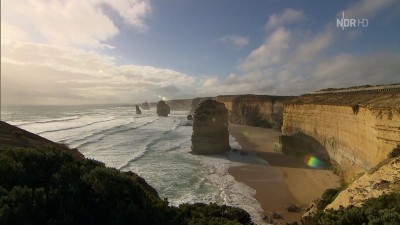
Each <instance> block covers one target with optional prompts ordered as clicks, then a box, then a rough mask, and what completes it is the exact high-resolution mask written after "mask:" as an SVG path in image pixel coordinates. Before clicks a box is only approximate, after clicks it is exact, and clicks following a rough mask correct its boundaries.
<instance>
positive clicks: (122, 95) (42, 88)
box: [1, 41, 194, 104]
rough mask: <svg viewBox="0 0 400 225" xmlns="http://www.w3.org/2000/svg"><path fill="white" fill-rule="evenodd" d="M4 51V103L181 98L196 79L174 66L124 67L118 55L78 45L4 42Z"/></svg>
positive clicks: (114, 101)
mask: <svg viewBox="0 0 400 225" xmlns="http://www.w3.org/2000/svg"><path fill="white" fill-rule="evenodd" d="M1 50H2V52H1V62H2V63H1V64H2V82H1V86H2V87H1V92H2V93H1V98H2V104H93V103H110V102H113V103H127V102H141V101H144V100H154V99H157V97H154V96H158V95H160V94H161V95H162V96H165V97H168V98H174V97H177V96H179V95H182V94H183V93H184V92H185V91H186V90H187V89H190V87H191V85H192V84H193V82H194V79H193V78H192V77H190V76H188V75H186V74H183V73H180V72H177V71H174V70H171V69H165V68H156V67H152V66H138V65H118V64H117V63H116V61H115V59H114V58H113V57H108V56H104V55H101V54H99V53H97V52H94V51H88V50H82V49H77V48H74V47H60V46H54V45H49V44H35V43H24V42H18V41H12V42H2V43H1ZM172 87H174V88H175V89H173V90H176V93H173V92H171V91H170V90H172V89H171V88H172Z"/></svg>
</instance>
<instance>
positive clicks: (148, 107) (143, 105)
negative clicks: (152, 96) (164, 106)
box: [140, 101, 150, 110]
mask: <svg viewBox="0 0 400 225" xmlns="http://www.w3.org/2000/svg"><path fill="white" fill-rule="evenodd" d="M140 107H141V108H142V109H143V110H150V104H149V103H148V102H147V101H146V102H144V103H142V104H141V105H140Z"/></svg>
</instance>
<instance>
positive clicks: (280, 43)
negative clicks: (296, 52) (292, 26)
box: [239, 27, 290, 71]
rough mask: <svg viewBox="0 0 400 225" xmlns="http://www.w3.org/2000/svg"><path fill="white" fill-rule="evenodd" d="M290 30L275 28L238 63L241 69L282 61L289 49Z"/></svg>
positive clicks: (253, 68)
mask: <svg viewBox="0 0 400 225" xmlns="http://www.w3.org/2000/svg"><path fill="white" fill-rule="evenodd" d="M289 41H290V32H289V31H288V30H286V29H284V28H282V27H281V28H278V29H276V30H275V31H274V32H273V33H272V34H271V35H270V36H269V37H267V38H266V39H265V41H264V43H263V44H262V45H261V46H260V47H258V48H257V49H254V50H253V51H252V52H251V53H250V54H249V55H248V56H247V57H246V58H245V59H244V60H243V61H242V62H241V63H240V65H239V67H240V68H241V69H242V70H245V71H249V70H255V69H262V68H265V67H268V66H271V65H274V64H278V63H280V62H281V61H282V59H283V56H284V54H285V53H287V50H288V49H289Z"/></svg>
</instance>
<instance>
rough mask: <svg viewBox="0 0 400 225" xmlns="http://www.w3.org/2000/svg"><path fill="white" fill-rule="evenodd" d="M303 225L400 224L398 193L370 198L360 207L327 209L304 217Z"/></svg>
mask: <svg viewBox="0 0 400 225" xmlns="http://www.w3.org/2000/svg"><path fill="white" fill-rule="evenodd" d="M301 222H302V223H303V224H304V225H357V224H360V225H362V224H368V225H378V224H385V225H398V224H400V193H399V192H392V193H389V194H384V195H381V196H380V197H378V198H371V199H368V200H366V201H365V203H364V204H363V205H362V206H360V207H355V206H349V207H347V208H344V207H340V208H339V209H337V210H333V209H328V210H326V211H322V210H318V211H317V212H315V213H313V214H311V215H309V216H307V217H305V218H303V219H302V221H301Z"/></svg>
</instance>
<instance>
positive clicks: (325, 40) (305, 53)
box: [290, 27, 334, 64]
mask: <svg viewBox="0 0 400 225" xmlns="http://www.w3.org/2000/svg"><path fill="white" fill-rule="evenodd" d="M333 42H334V31H333V30H332V28H331V27H328V28H327V29H326V30H325V31H324V32H322V33H320V34H316V35H315V36H313V37H312V38H310V39H309V40H306V41H304V42H301V43H299V44H298V46H297V49H296V50H295V51H294V52H293V54H291V57H290V62H291V63H294V64H297V63H304V62H312V61H313V60H314V59H315V57H316V56H317V55H318V54H319V53H321V52H322V51H323V50H326V49H327V48H328V47H330V46H331V45H332V43H333Z"/></svg>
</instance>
